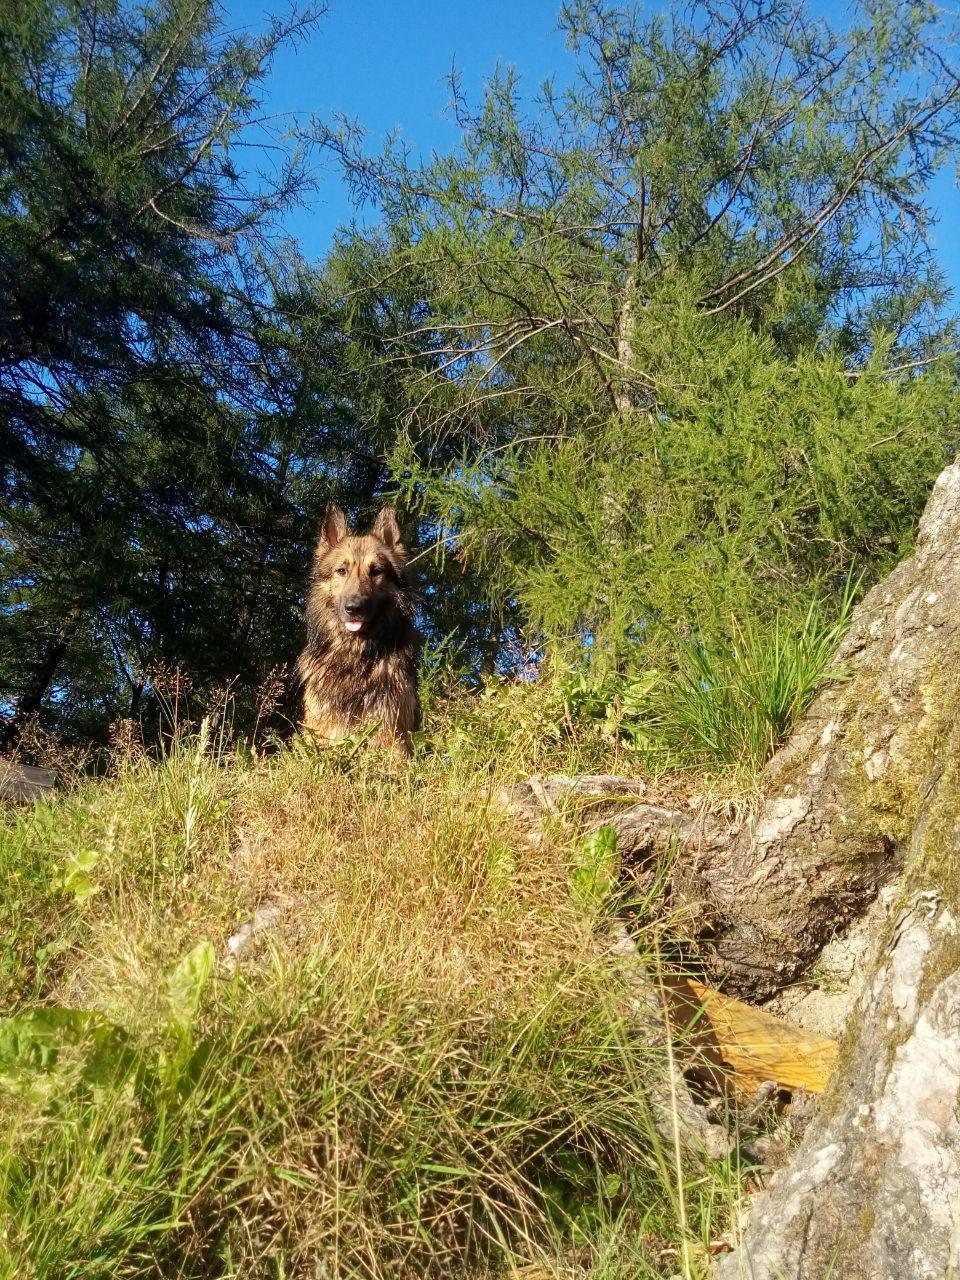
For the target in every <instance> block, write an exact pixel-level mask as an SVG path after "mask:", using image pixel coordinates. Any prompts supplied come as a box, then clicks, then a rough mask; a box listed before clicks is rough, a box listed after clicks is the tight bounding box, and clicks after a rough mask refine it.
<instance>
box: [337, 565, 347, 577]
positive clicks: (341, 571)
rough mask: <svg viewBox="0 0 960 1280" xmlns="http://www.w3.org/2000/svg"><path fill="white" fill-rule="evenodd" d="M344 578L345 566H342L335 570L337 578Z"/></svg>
mask: <svg viewBox="0 0 960 1280" xmlns="http://www.w3.org/2000/svg"><path fill="white" fill-rule="evenodd" d="M346 576H347V566H346V565H345V564H342V565H341V566H340V568H339V569H338V570H337V577H338V578H345V577H346Z"/></svg>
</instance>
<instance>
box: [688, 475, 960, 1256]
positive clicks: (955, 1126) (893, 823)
mask: <svg viewBox="0 0 960 1280" xmlns="http://www.w3.org/2000/svg"><path fill="white" fill-rule="evenodd" d="M841 657H842V659H843V661H844V662H846V663H847V664H848V665H849V678H848V679H847V680H845V681H841V682H838V683H835V684H833V685H832V686H831V687H830V688H828V689H826V690H825V691H824V692H823V693H822V694H821V695H820V696H819V697H818V698H817V700H816V701H815V703H814V705H813V707H812V708H811V711H810V713H809V714H808V715H807V716H806V717H805V718H804V720H803V722H802V723H801V725H800V726H799V728H798V730H797V732H796V733H795V734H794V736H793V737H792V738H791V740H790V742H789V743H788V744H787V746H786V747H785V748H784V750H783V751H782V752H781V753H780V754H779V756H778V757H777V758H776V759H774V760H773V761H772V762H771V764H770V767H769V769H768V770H767V775H766V791H765V799H764V800H763V802H762V804H761V805H760V807H759V810H758V812H757V814H756V815H755V817H754V818H753V819H752V820H751V821H749V822H748V823H746V824H745V825H744V827H743V828H742V829H741V830H740V831H739V832H738V833H737V834H735V835H734V836H733V837H732V839H730V840H729V841H727V842H726V844H725V846H724V842H723V841H722V839H721V838H720V837H718V836H717V835H715V834H713V833H710V832H707V833H705V834H704V836H703V838H702V840H701V845H700V848H699V850H698V851H697V852H696V854H695V855H694V856H693V859H692V861H693V864H694V870H693V872H692V873H690V874H689V875H688V876H687V880H686V884H685V886H684V887H685V888H686V890H687V892H688V893H690V892H696V894H697V895H698V899H699V901H701V902H703V903H705V904H707V905H708V907H709V909H710V910H711V911H712V913H713V919H714V924H713V936H712V938H710V939H708V954H709V956H710V963H711V965H712V967H713V970H714V972H715V974H717V975H725V976H726V978H727V982H728V985H730V986H733V987H735V988H736V989H738V990H740V991H741V992H746V993H749V994H752V995H753V996H758V995H759V996H765V995H769V994H770V993H772V992H773V991H774V990H775V989H776V988H778V987H779V986H781V985H783V984H785V983H787V982H790V981H792V980H793V979H795V978H796V977H798V976H799V975H801V974H802V973H804V972H805V971H807V970H808V969H809V968H810V967H811V965H812V964H813V962H814V961H815V960H816V958H817V956H818V955H819V952H820V949H821V948H822V947H823V945H824V944H825V943H826V942H827V941H829V940H830V939H831V938H832V936H833V935H834V933H836V932H837V931H838V930H842V929H843V927H844V926H845V925H846V924H848V923H849V922H851V921H852V920H853V919H855V918H856V917H858V916H859V915H861V914H862V913H863V912H864V911H865V910H866V909H867V908H868V907H869V906H870V905H871V903H872V901H873V899H874V898H875V897H876V895H877V893H878V891H879V890H880V888H882V887H883V886H885V885H890V889H889V890H888V894H889V897H890V899H891V902H892V905H891V906H890V907H889V909H888V911H887V912H886V913H884V912H883V911H875V918H876V921H877V923H876V925H875V927H874V935H873V940H872V949H871V954H870V956H869V958H868V961H867V964H866V966H865V977H864V980H863V987H862V991H861V995H860V999H859V1003H858V1005H857V1007H856V1010H855V1012H854V1013H853V1015H852V1016H851V1017H850V1019H849V1022H848V1026H847V1030H846V1034H845V1037H844V1042H843V1044H842V1046H841V1055H840V1064H839V1066H838V1068H837V1070H836V1071H835V1073H834V1076H833V1078H832V1079H831V1082H830V1086H829V1089H828V1091H827V1094H826V1095H825V1098H824V1102H823V1105H822V1107H821V1110H820V1113H819V1115H818V1116H817V1117H816V1119H815V1120H814V1121H813V1123H812V1125H811V1127H810V1129H809V1130H808V1132H807V1134H806V1136H805V1138H804V1141H803V1143H802V1145H801V1146H800V1148H799V1149H798V1151H797V1152H796V1153H795V1155H794V1157H793V1159H792V1161H791V1163H790V1164H789V1165H788V1167H787V1168H786V1169H784V1170H783V1171H782V1172H781V1173H780V1174H779V1175H778V1176H777V1178H776V1179H775V1181H774V1182H773V1183H772V1185H771V1186H770V1188H769V1189H768V1190H766V1191H764V1192H763V1193H761V1194H760V1195H759V1196H758V1197H757V1199H756V1201H755V1203H754V1205H753V1207H752V1210H751V1213H750V1215H749V1219H748V1222H747V1225H746V1227H745V1230H744V1234H743V1238H742V1241H741V1244H740V1247H739V1249H738V1251H737V1252H736V1253H734V1254H731V1255H729V1256H727V1257H726V1258H724V1259H722V1260H721V1261H720V1262H718V1263H717V1267H716V1275H717V1277H718V1280H735V1278H738V1277H750V1280H823V1278H824V1277H826V1276H830V1277H833V1280H905V1278H906V1277H910V1278H911V1280H913V1278H914V1277H917V1278H918V1280H919V1278H924V1277H931V1278H932V1277H938V1278H941V1277H945V1276H954V1277H957V1276H960V874H958V871H960V861H958V854H960V718H958V709H960V687H958V674H960V463H955V464H953V465H952V466H950V467H948V468H947V469H946V470H945V471H944V472H943V473H942V475H941V476H940V478H939V480H938V481H937V484H936V487H935V489H934V492H933V495H932V496H931V499H930V502H929V503H928V505H927V509H926V511H925V513H924V516H923V519H922V521H921V525H920V534H919V538H918V542H917V548H916V552H915V554H914V555H913V556H912V557H911V558H910V559H909V560H906V561H905V562H904V563H903V564H901V565H900V566H898V568H897V569H895V570H894V572H893V573H892V574H891V575H890V576H889V577H888V578H887V579H886V580H885V581H884V582H882V583H880V584H879V585H878V586H877V587H875V588H874V589H873V590H872V591H871V592H870V594H869V595H868V596H867V598H866V599H865V601H864V602H863V604H862V605H861V607H860V608H859V609H858V611H857V614H856V617H855V620H854V624H853V627H852V629H851V632H850V634H849V636H848V637H847V639H846V641H845V643H844V645H843V648H842V650H841Z"/></svg>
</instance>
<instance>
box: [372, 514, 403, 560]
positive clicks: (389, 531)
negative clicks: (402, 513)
mask: <svg viewBox="0 0 960 1280" xmlns="http://www.w3.org/2000/svg"><path fill="white" fill-rule="evenodd" d="M370 532H371V533H372V534H373V536H374V537H375V538H379V539H380V541H381V542H382V543H384V544H385V545H386V546H388V547H389V548H390V550H391V551H399V552H400V553H401V554H402V553H403V542H402V540H401V538H400V526H399V525H398V524H397V513H396V511H395V510H394V509H393V507H384V508H383V510H382V511H381V512H380V514H379V515H378V516H377V518H376V520H375V521H374V522H373V528H372V529H371V530H370Z"/></svg>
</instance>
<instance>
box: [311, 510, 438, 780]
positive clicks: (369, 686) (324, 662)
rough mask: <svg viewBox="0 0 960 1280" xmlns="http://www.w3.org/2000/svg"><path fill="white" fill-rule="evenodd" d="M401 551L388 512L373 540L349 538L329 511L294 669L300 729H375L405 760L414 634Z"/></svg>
mask: <svg viewBox="0 0 960 1280" xmlns="http://www.w3.org/2000/svg"><path fill="white" fill-rule="evenodd" d="M413 608H414V597H413V592H412V591H411V589H410V584H409V582H408V580H407V573H406V552H405V550H404V546H403V543H402V542H401V540H400V529H399V526H398V525H397V517H396V513H395V512H394V510H393V508H392V507H384V508H383V510H382V511H381V512H380V514H379V515H378V516H377V519H376V522H375V523H374V526H373V528H372V530H371V531H370V533H368V534H366V535H364V536H359V535H357V534H354V533H351V531H350V529H349V527H348V525H347V521H346V518H345V517H344V514H343V512H342V511H341V510H340V508H339V507H337V506H334V505H332V504H331V505H330V506H329V507H328V508H327V513H326V516H325V517H324V522H323V529H322V531H321V534H320V540H319V542H318V543H317V549H316V554H315V556H314V561H313V572H312V575H311V580H310V593H309V596H308V598H307V643H306V646H305V647H304V649H303V652H302V653H301V654H300V657H299V659H298V662H297V674H298V676H299V679H300V683H301V685H302V688H303V726H302V727H303V732H304V733H305V734H306V735H307V736H308V737H310V738H313V739H314V740H317V741H331V740H333V739H336V738H342V737H345V736H347V735H348V734H351V733H354V732H356V731H357V730H358V729H362V728H365V727H368V726H371V725H376V726H377V730H376V733H377V739H378V741H379V742H380V743H382V744H383V745H384V746H389V747H394V748H399V749H400V750H401V751H404V752H406V753H407V754H409V752H410V735H411V733H412V732H413V731H414V729H416V728H417V725H418V723H419V715H420V704H419V701H418V698H417V649H418V637H417V633H416V630H415V628H414V625H413Z"/></svg>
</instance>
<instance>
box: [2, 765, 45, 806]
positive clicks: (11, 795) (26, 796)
mask: <svg viewBox="0 0 960 1280" xmlns="http://www.w3.org/2000/svg"><path fill="white" fill-rule="evenodd" d="M56 781H57V779H56V774H54V773H51V772H50V770H49V769H36V768H34V767H33V765H29V764H18V763H16V761H13V760H0V799H3V800H32V799H34V797H36V796H39V795H42V794H43V793H44V791H49V790H50V789H51V788H52V787H53V786H55V785H56Z"/></svg>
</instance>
